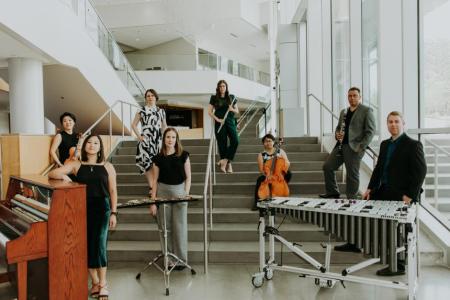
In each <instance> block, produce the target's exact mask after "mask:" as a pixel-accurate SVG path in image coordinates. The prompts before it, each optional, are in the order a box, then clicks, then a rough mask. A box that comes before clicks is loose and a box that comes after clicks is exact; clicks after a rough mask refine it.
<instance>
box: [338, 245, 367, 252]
mask: <svg viewBox="0 0 450 300" xmlns="http://www.w3.org/2000/svg"><path fill="white" fill-rule="evenodd" d="M334 250H335V251H341V252H355V253H361V249H359V248H358V247H356V245H355V244H350V243H347V244H344V245H339V246H335V247H334Z"/></svg>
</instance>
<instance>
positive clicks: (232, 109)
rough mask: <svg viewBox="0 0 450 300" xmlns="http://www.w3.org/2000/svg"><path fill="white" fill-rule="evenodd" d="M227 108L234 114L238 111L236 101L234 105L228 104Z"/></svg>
mask: <svg viewBox="0 0 450 300" xmlns="http://www.w3.org/2000/svg"><path fill="white" fill-rule="evenodd" d="M228 110H229V111H231V112H234V113H235V114H238V113H239V108H238V106H237V103H235V104H234V106H231V105H229V106H228Z"/></svg>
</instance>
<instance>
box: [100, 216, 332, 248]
mask: <svg viewBox="0 0 450 300" xmlns="http://www.w3.org/2000/svg"><path fill="white" fill-rule="evenodd" d="M279 230H280V232H281V234H282V236H283V237H284V238H286V239H288V240H290V241H302V243H303V242H326V241H328V235H326V234H325V233H324V232H323V230H321V229H320V228H318V227H317V226H315V225H312V224H307V223H304V224H294V223H290V224H289V223H288V224H283V225H282V226H281V228H280V229H279ZM108 239H109V241H159V231H158V226H157V224H156V223H119V224H118V225H117V228H116V229H115V230H113V231H110V232H109V236H108ZM209 239H210V241H229V242H233V243H235V242H245V241H247V242H250V241H254V242H256V241H258V222H257V221H256V222H253V223H217V222H216V223H214V226H213V228H212V229H210V230H209ZM188 241H190V242H201V241H203V224H188Z"/></svg>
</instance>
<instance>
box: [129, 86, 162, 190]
mask: <svg viewBox="0 0 450 300" xmlns="http://www.w3.org/2000/svg"><path fill="white" fill-rule="evenodd" d="M158 99H159V97H158V93H157V92H156V91H155V90H154V89H148V90H147V91H145V105H144V106H143V107H142V109H141V110H140V111H138V112H137V113H136V116H135V117H134V120H133V124H132V125H131V126H132V128H133V131H134V133H135V134H136V136H138V137H139V141H138V146H137V154H136V165H137V166H138V167H139V170H140V173H141V174H145V177H146V178H147V183H148V186H149V188H150V192H149V195H151V189H152V166H153V157H154V156H155V155H157V154H158V153H159V151H160V149H161V139H162V132H163V131H164V130H165V129H166V127H167V123H166V113H165V111H164V110H163V109H161V108H159V107H157V106H156V101H158ZM139 121H140V122H141V131H140V132H139V130H138V128H137V124H138V123H139Z"/></svg>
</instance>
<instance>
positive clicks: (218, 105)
mask: <svg viewBox="0 0 450 300" xmlns="http://www.w3.org/2000/svg"><path fill="white" fill-rule="evenodd" d="M229 98H230V99H227V98H225V97H224V98H222V97H217V96H216V95H212V96H211V98H210V99H209V104H211V105H212V106H214V114H215V115H216V117H218V118H220V119H222V118H223V117H224V116H225V114H226V112H227V110H228V105H230V104H231V103H232V102H233V101H234V100H235V99H236V97H235V96H234V95H231V94H230V95H229ZM228 101H229V102H228ZM236 102H237V101H235V102H234V105H233V107H234V106H235V105H236ZM227 119H229V120H234V112H232V111H230V112H229V113H228V115H227Z"/></svg>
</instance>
